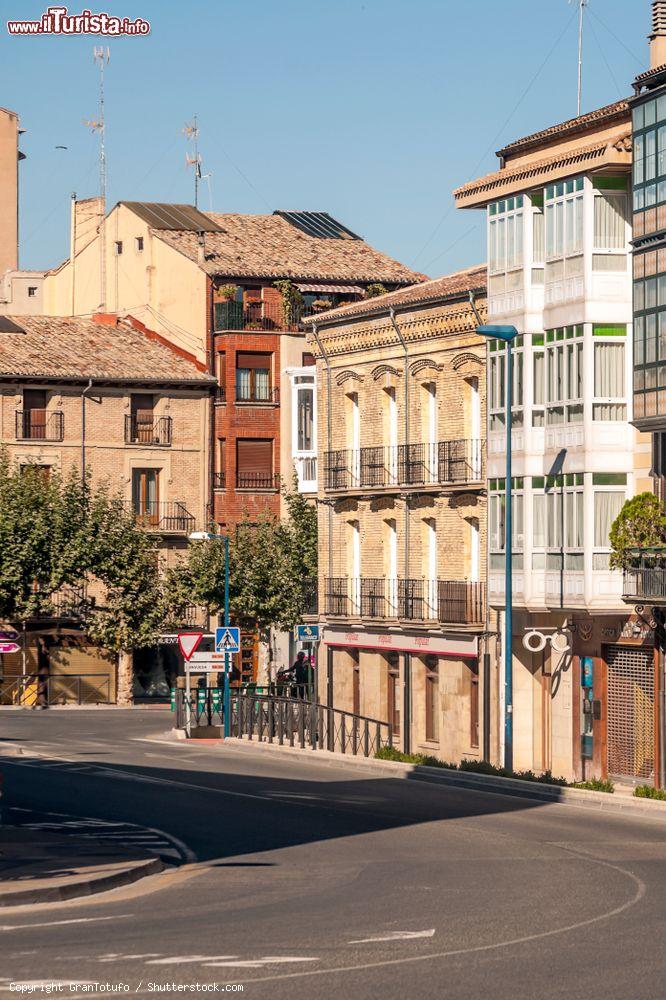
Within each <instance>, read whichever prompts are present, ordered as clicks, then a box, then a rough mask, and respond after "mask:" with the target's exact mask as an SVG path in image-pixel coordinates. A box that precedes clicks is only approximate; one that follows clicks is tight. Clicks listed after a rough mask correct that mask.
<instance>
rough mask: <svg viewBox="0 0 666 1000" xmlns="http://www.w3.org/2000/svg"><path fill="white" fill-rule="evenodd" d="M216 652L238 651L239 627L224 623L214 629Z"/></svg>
mask: <svg viewBox="0 0 666 1000" xmlns="http://www.w3.org/2000/svg"><path fill="white" fill-rule="evenodd" d="M215 652H216V653H240V629H239V628H229V627H228V626H227V625H224V626H223V627H222V628H216V629H215Z"/></svg>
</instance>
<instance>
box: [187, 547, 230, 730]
mask: <svg viewBox="0 0 666 1000" xmlns="http://www.w3.org/2000/svg"><path fill="white" fill-rule="evenodd" d="M189 538H190V541H191V542H222V544H223V545H224V626H225V628H228V627H229V536H228V535H215V534H213V532H211V531H193V532H192V533H191V534H190V536H189ZM229 667H230V664H229V653H228V652H226V650H225V653H224V735H225V737H228V736H231V688H230V686H229Z"/></svg>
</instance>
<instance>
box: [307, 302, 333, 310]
mask: <svg viewBox="0 0 666 1000" xmlns="http://www.w3.org/2000/svg"><path fill="white" fill-rule="evenodd" d="M332 308H333V303H332V302H331V300H330V299H315V300H314V302H313V303H312V311H313V312H315V313H322V312H326V310H327V309H332Z"/></svg>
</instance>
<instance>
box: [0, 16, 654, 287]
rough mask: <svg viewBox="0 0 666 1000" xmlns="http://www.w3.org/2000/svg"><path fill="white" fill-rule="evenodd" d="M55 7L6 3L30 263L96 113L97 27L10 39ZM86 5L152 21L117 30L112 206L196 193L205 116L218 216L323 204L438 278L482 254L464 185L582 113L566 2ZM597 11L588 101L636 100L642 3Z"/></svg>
mask: <svg viewBox="0 0 666 1000" xmlns="http://www.w3.org/2000/svg"><path fill="white" fill-rule="evenodd" d="M47 6H48V3H47V2H44V3H41V2H40V3H35V2H33V0H0V12H1V14H2V23H1V26H0V27H1V30H2V35H1V36H0V37H2V43H1V45H2V47H1V50H0V105H2V106H4V107H7V108H11V109H12V110H15V111H17V112H18V113H19V114H20V117H21V123H22V126H23V127H24V128H25V129H26V130H27V132H26V135H25V136H24V137H23V141H22V147H23V149H24V151H25V152H26V154H27V156H28V159H27V160H25V161H24V162H23V163H22V164H21V266H23V267H48V266H52V265H53V264H55V263H57V262H58V261H60V260H61V259H62V258H63V257H64V256H65V255H66V254H67V250H68V248H67V244H68V236H69V198H70V193H71V192H72V191H73V190H75V191H76V192H77V194H78V196H79V197H89V196H91V195H94V194H96V192H97V174H96V170H97V159H96V157H97V140H96V138H94V137H93V136H92V135H91V134H90V133H89V131H88V130H87V129H86V128H85V126H84V125H83V124H82V122H83V120H84V119H88V118H92V117H94V116H95V115H96V110H97V89H96V88H97V70H96V68H95V66H94V65H93V60H92V48H93V44H95V42H96V43H97V44H99V43H100V39H99V38H96V39H94V38H93V37H91V36H88V37H84V38H75V37H51V38H47V37H42V38H15V37H9V36H8V35H7V34H6V27H5V24H4V22H5V21H6V20H7V19H8V18H9V19H12V20H13V19H15V18H25V19H29V18H35V19H36V18H38V17H39V16H40V15H41V13H42V11H44V10H45V9H46V7H47ZM84 6H87V7H89V8H91V9H92V10H93V11H99V10H100V9H101V10H105V11H107V12H109V13H112V14H118V15H123V16H125V15H126V16H129V17H132V18H135V17H143V18H145V19H147V20H149V21H150V22H151V25H152V32H151V34H150V35H149V36H148V37H140V38H127V39H123V40H116V41H111V42H110V48H111V63H110V66H109V68H108V72H107V88H106V90H107V148H108V175H109V187H108V196H109V205H111V204H113V203H114V202H116V201H118V200H121V199H127V200H146V201H191V200H192V172H191V170H190V171H187V170H186V168H185V152H186V148H187V147H186V141H185V138H184V136H183V135H182V132H181V129H182V126H183V124H184V123H185V122H186V120H187V119H188V118H191V117H192V115H193V114H194V113H195V112H196V113H197V114H198V115H199V121H200V127H201V152H202V155H203V158H204V172H206V171H212V179H211V185H212V197H213V208H214V210H215V211H222V212H224V211H233V212H267V211H272V210H273V209H275V208H285V209H294V208H296V209H310V210H324V211H328V212H330V213H331V214H332V215H334V216H336V217H337V218H339V219H340V220H341V221H342V222H344V223H345V224H346V225H347V226H349V227H350V228H351V229H353V230H355V231H356V232H358V233H359V234H361V235H362V236H364V237H365V238H366V239H367V240H369V241H370V242H371V243H372V244H373V245H375V246H376V247H377V248H379V249H381V250H383V251H385V252H387V253H389V254H391V255H392V256H394V257H396V258H398V259H399V260H401V261H403V262H404V263H406V264H409V265H412V266H416V267H418V268H420V269H422V270H425V271H426V272H427V273H428V274H431V275H436V274H442V273H446V272H447V271H451V270H455V269H456V268H459V267H464V266H466V265H468V264H473V263H476V262H478V261H481V260H483V259H485V247H484V231H483V225H482V217H481V216H480V215H479V213H468V212H456V211H454V210H453V209H452V207H451V206H452V198H451V192H452V190H453V188H454V187H456V186H457V185H458V184H460V183H464V182H465V181H467V180H470V179H472V178H473V177H475V176H479V175H480V174H483V173H486V172H487V171H489V170H493V169H495V163H496V162H497V161H496V159H495V156H494V151H495V150H496V149H498V148H499V147H500V146H501V145H502V144H504V143H506V142H508V141H510V140H511V139H513V138H517V137H519V136H521V135H525V134H527V133H529V132H532V131H535V130H538V129H540V128H544V127H546V126H548V125H550V124H553V123H555V122H558V121H562V120H564V119H566V118H569V117H571V116H573V115H574V114H575V111H576V62H577V17H576V10H575V8H574V6H573V5H569V4H568V3H567V0H253V2H250V0H189V2H175V0H159V2H156V0H101V2H100V3H99V5H96V3H95V2H94V0H89V2H88V0H86V3H83V2H81V3H78V2H77V3H73V2H70V6H69V9H70V13H78V12H79V11H80V10H81V9H82V8H83V7H84ZM588 9H589V15H588V18H587V25H588V30H587V38H586V65H585V77H584V81H585V85H584V100H583V105H584V110H591V109H592V108H595V107H600V106H602V105H603V104H607V103H610V102H611V101H614V100H616V99H617V98H619V97H621V96H625V95H627V94H628V93H629V92H630V83H631V81H632V80H633V78H634V76H635V75H636V74H637V73H638V72H641V71H642V70H643V69H645V68H646V67H647V64H648V45H647V40H646V36H647V34H648V31H649V27H650V11H651V4H650V0H590V5H589V8H588ZM561 35H563V37H561V38H560V36H561ZM558 38H560V40H559V42H558ZM555 43H557V44H555ZM553 46H555V47H554V49H553ZM547 57H548V58H547ZM546 59H547V61H546V63H545V65H544V60H546ZM537 74H538V76H537ZM535 76H537V79H536V80H534V77H535ZM57 145H66V146H67V147H68V149H67V150H58V149H56V148H55V147H56V146H57ZM200 204H201V206H202V207H203V208H208V206H209V197H208V190H207V187H206V185H205V182H204V185H203V189H202V192H201V201H200ZM447 213H448V214H447ZM442 220H443V221H442ZM440 223H441V224H440ZM437 227H438V228H437ZM435 230H436V231H435ZM426 244H427V245H426Z"/></svg>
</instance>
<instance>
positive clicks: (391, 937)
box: [348, 927, 435, 944]
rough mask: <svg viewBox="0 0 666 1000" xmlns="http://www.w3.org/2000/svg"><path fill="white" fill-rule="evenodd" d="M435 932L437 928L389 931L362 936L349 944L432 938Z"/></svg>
mask: <svg viewBox="0 0 666 1000" xmlns="http://www.w3.org/2000/svg"><path fill="white" fill-rule="evenodd" d="M434 934H435V928H434V927H433V928H432V930H429V931H389V933H388V934H382V935H381V937H379V936H378V937H369V938H361V939H360V940H359V941H349V942H348V944H374V943H375V941H409V940H411V939H412V938H431V937H433V936H434Z"/></svg>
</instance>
